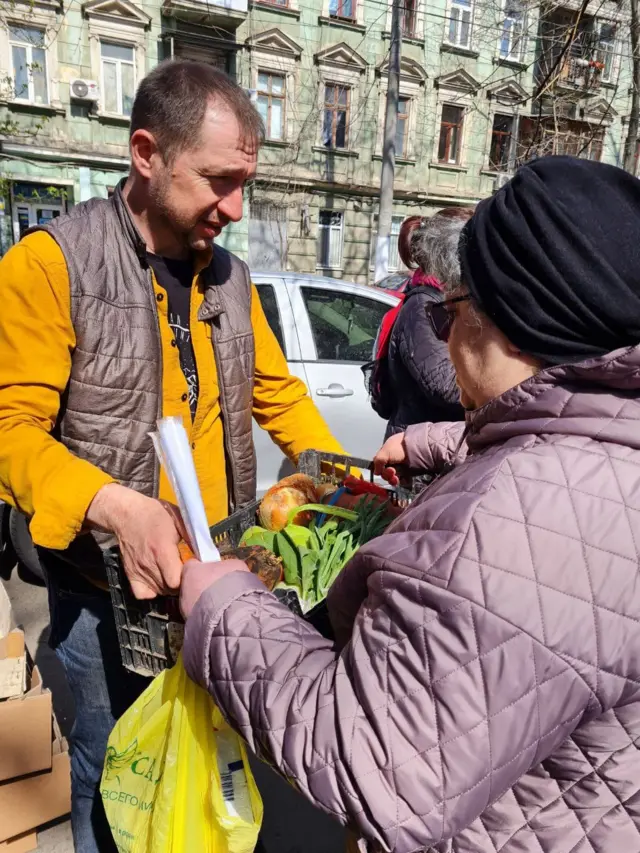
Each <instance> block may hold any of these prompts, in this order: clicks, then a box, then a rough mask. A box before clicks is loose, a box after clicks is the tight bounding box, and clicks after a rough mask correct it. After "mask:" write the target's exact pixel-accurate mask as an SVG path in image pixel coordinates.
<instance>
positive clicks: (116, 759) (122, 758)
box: [104, 738, 138, 784]
mask: <svg viewBox="0 0 640 853" xmlns="http://www.w3.org/2000/svg"><path fill="white" fill-rule="evenodd" d="M137 752H138V740H137V738H136V740H134V742H133V743H132V744H131V746H128V747H127V748H126V749H123V750H122V752H117V751H116V749H115V747H113V746H108V747H107V754H106V756H105V761H104V778H105V780H106V781H107V782H111V780H112V779H117V780H118V784H120V773H122V771H123V770H126V769H127V767H129V765H130V764H132V762H133V760H134V758H135V757H136V754H137Z"/></svg>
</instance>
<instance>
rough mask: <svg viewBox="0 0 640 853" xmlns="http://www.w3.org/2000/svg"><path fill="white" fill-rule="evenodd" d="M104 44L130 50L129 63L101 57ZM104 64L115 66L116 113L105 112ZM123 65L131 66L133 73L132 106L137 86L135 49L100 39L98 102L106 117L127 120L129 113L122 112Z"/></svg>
mask: <svg viewBox="0 0 640 853" xmlns="http://www.w3.org/2000/svg"><path fill="white" fill-rule="evenodd" d="M106 44H110V45H112V46H113V47H124V48H126V49H127V50H130V51H131V61H130V62H129V60H126V59H113V58H111V57H105V56H103V55H102V46H103V45H106ZM106 62H108V63H111V64H116V99H117V101H118V112H115V113H114V112H113V111H112V110H107V109H106V105H105V91H106V87H105V84H104V66H105V63H106ZM123 65H128V66H131V69H132V71H133V92H132V97H131V104H132V106H133V98H134V97H135V93H136V86H137V73H136V48H135V45H133V44H131V43H128V42H126V41H122V42H117V41H114V40H112V39H106V38H102V39H100V101H101V106H102V109H103V112H104V113H105V114H107V115H113V116H119V117H121V118H127V119H128V118H130V117H131V113H130V112H129V113H126V112H125V111H124V100H123V98H124V96H123V89H122V66H123Z"/></svg>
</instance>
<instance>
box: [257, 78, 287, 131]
mask: <svg viewBox="0 0 640 853" xmlns="http://www.w3.org/2000/svg"><path fill="white" fill-rule="evenodd" d="M261 74H266V75H267V77H268V78H269V79H268V86H269V89H268V90H267V91H263V90H262V89H261V88H260V75H261ZM274 77H278V78H279V79H280V80H282V94H281V95H274V94H273V92H272V91H271V89H272V82H273V78H274ZM261 97H266V98H267V99H268V102H267V121H265V139H266V140H267V141H268V142H285V141H286V139H287V75H286V73H284V72H283V71H274V70H273V69H271V68H258V74H257V77H256V98H257V102H259V100H260V98H261ZM273 100H277V101H280V106H281V113H280V136H271V135H270V133H271V108H272V101H273ZM257 102H256V108H257Z"/></svg>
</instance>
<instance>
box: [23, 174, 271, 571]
mask: <svg viewBox="0 0 640 853" xmlns="http://www.w3.org/2000/svg"><path fill="white" fill-rule="evenodd" d="M121 186H122V185H120V186H119V187H118V188H117V189H116V191H115V193H114V195H113V197H112V198H111V199H109V200H108V201H105V200H103V199H91V200H90V201H88V202H84V203H82V204H79V205H77V206H76V207H74V208H73V209H72V211H71V212H70V213H69V215H67V216H62V217H60V218H58V219H55V220H53V222H51V223H50V224H49V225H48V226H47V227H46V228H41V229H34V230H44V231H47V232H48V233H49V234H50V235H51V236H52V237H53V239H54V240H55V241H56V242H57V243H58V245H59V246H60V248H61V249H62V252H63V254H64V257H65V260H66V264H67V269H68V272H69V284H70V290H71V317H72V321H73V326H74V329H75V334H76V347H75V350H74V351H73V357H72V367H71V377H70V380H69V384H68V387H67V391H66V394H65V397H64V399H63V401H62V406H61V410H60V416H59V418H58V423H57V434H56V437H57V438H59V440H60V441H61V442H62V443H63V444H64V445H65V446H66V447H68V448H69V449H70V450H71V451H73V453H75V454H76V455H77V456H79V457H81V458H82V459H86V460H87V461H88V462H91V463H93V464H94V465H96V466H98V468H101V469H102V470H103V471H106V472H107V473H108V474H110V475H111V476H112V477H114V478H115V479H116V480H118V481H119V482H120V483H122V484H123V485H125V486H129V487H130V488H132V489H135V490H136V491H138V492H142V493H143V494H145V495H149V496H156V495H157V493H158V480H159V466H158V462H157V460H156V456H155V452H154V449H153V445H152V442H151V439H150V438H149V432H151V431H153V430H154V429H155V424H156V419H157V418H159V417H160V416H161V415H162V352H161V340H160V329H159V325H158V313H157V310H156V298H155V294H154V290H153V283H152V277H151V271H150V269H149V266H148V263H147V257H146V246H145V243H144V241H143V239H142V237H141V236H140V234H139V232H138V230H137V229H136V227H135V225H134V223H133V220H132V218H131V215H130V213H129V210H128V208H127V205H126V203H125V201H124V198H123V196H122V191H121ZM201 281H202V282H203V284H204V287H205V293H204V301H203V304H202V306H201V308H200V311H199V314H198V319H199V320H201V321H203V322H207V323H210V325H211V331H212V335H211V339H212V343H213V350H214V357H215V361H216V366H217V372H218V380H219V386H220V405H221V410H222V417H223V424H224V436H225V450H226V459H227V469H228V470H227V476H228V480H229V501H230V510H233V509H236V508H239V507H241V506H243V505H245V504H246V503H248V502H249V501H251V500H252V499H253V498H255V491H256V459H255V450H254V446H253V439H252V406H253V384H254V366H255V345H254V337H253V329H252V326H251V283H250V279H249V271H248V269H247V266H246V264H244V263H243V262H242V261H241V260H239V259H238V258H236V257H235V256H234V255H232V254H230V253H229V252H227V251H225V250H224V249H221V248H219V247H216V248H215V251H214V256H213V260H212V262H211V264H210V265H209V267H208V268H207V269H206V270H205V271H203V273H201ZM80 539H86V537H80ZM96 539H97V540H98V541H101V537H100V536H96ZM78 541H79V540H76V542H78ZM72 562H76V560H72Z"/></svg>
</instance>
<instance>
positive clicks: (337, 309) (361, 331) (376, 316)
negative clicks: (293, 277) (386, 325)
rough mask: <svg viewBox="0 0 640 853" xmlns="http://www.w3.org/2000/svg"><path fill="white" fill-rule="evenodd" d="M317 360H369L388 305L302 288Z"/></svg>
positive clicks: (363, 297) (311, 288) (347, 294)
mask: <svg viewBox="0 0 640 853" xmlns="http://www.w3.org/2000/svg"><path fill="white" fill-rule="evenodd" d="M300 289H301V291H302V297H303V299H304V302H305V305H306V306H307V313H308V314H309V322H310V323H311V331H312V333H313V339H314V342H315V345H316V352H317V354H318V360H319V361H360V362H365V361H369V359H370V358H371V357H372V353H373V345H374V342H375V339H376V335H377V334H378V328H379V327H380V323H381V322H382V318H383V317H384V315H385V314H386V313H387V311H388V310H389V307H390V306H389V305H387V304H386V303H384V302H379V301H378V300H377V299H368V298H367V297H366V296H355V295H354V294H351V293H339V292H337V291H335V290H320V289H319V288H318V289H316V288H315V287H301V288H300Z"/></svg>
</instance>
